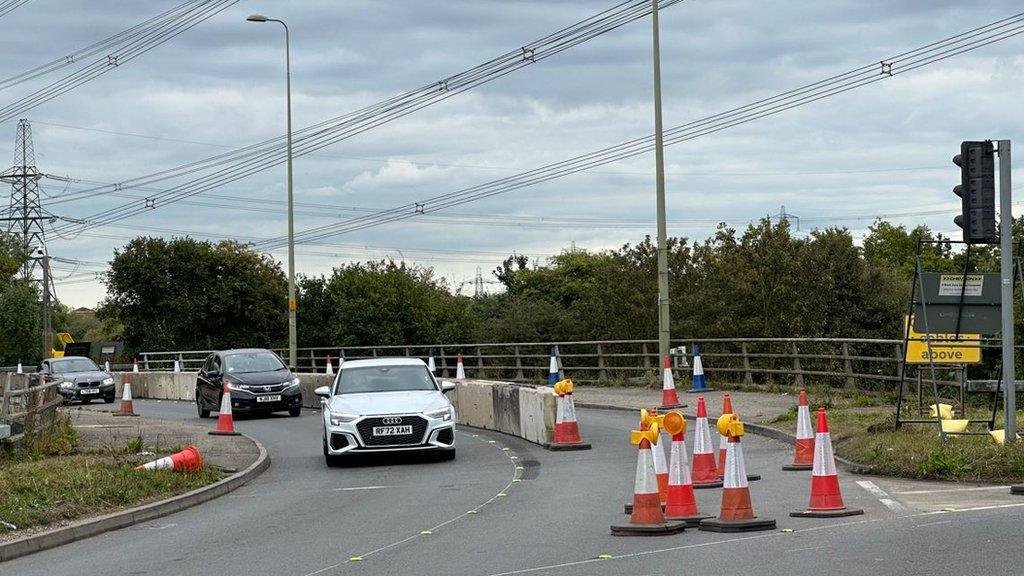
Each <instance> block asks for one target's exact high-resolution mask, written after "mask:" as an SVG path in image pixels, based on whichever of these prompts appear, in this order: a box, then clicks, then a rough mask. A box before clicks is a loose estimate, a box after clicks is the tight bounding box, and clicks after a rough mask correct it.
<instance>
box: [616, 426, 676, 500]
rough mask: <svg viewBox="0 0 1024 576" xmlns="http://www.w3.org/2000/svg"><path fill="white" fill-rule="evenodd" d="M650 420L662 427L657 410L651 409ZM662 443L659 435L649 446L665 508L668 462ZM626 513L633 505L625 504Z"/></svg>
mask: <svg viewBox="0 0 1024 576" xmlns="http://www.w3.org/2000/svg"><path fill="white" fill-rule="evenodd" d="M650 415H651V420H652V421H653V422H656V423H657V424H658V430H661V429H662V419H663V418H664V417H663V416H659V415H658V411H657V410H651V412H650ZM664 445H665V444H664V443H663V442H662V441H661V436H659V437H658V442H656V443H655V444H654V445H653V446H651V453H652V454H653V455H654V478H655V480H657V481H658V498H660V499H661V507H662V508H663V509H664V508H665V503H666V502H668V462H666V461H665V449H664ZM625 512H626V514H632V513H633V506H632V505H630V504H626V506H625Z"/></svg>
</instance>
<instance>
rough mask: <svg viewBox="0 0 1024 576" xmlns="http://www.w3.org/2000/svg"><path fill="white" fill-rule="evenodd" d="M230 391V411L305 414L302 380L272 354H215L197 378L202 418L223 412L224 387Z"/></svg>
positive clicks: (250, 351)
mask: <svg viewBox="0 0 1024 576" xmlns="http://www.w3.org/2000/svg"><path fill="white" fill-rule="evenodd" d="M225 384H227V386H228V388H229V389H230V390H231V411H232V412H239V413H252V412H264V413H270V412H284V411H286V410H287V411H288V414H289V415H291V416H298V415H299V414H300V413H301V412H302V392H301V391H300V390H299V379H298V378H297V377H296V376H295V375H294V374H292V371H291V370H289V369H288V366H286V365H285V363H284V362H282V361H281V358H279V357H278V356H277V354H274V353H273V352H271V351H270V350H264V349H262V348H245V349H239V350H223V351H221V352H214V353H213V354H210V355H209V356H208V357H207V358H206V362H204V363H203V367H202V368H201V369H200V370H199V376H198V377H197V378H196V408H197V409H198V410H199V417H200V418H209V416H210V412H211V411H213V412H217V411H219V410H220V405H221V398H222V396H223V395H224V385H225Z"/></svg>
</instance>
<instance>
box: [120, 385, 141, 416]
mask: <svg viewBox="0 0 1024 576" xmlns="http://www.w3.org/2000/svg"><path fill="white" fill-rule="evenodd" d="M114 416H138V414H136V413H135V407H134V406H133V405H132V378H131V376H127V375H126V376H125V378H124V386H123V387H122V388H121V410H120V411H118V412H116V413H115V414H114Z"/></svg>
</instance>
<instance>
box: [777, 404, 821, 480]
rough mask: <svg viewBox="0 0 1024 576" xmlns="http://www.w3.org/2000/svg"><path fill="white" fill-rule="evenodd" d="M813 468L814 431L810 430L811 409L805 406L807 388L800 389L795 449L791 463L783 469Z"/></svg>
mask: <svg viewBox="0 0 1024 576" xmlns="http://www.w3.org/2000/svg"><path fill="white" fill-rule="evenodd" d="M813 468H814V432H812V431H811V411H810V409H809V408H808V407H807V390H804V389H803V388H801V389H800V399H799V400H798V401H797V406H796V451H795V453H794V454H793V463H792V464H784V465H783V466H782V469H783V470H811V469H813Z"/></svg>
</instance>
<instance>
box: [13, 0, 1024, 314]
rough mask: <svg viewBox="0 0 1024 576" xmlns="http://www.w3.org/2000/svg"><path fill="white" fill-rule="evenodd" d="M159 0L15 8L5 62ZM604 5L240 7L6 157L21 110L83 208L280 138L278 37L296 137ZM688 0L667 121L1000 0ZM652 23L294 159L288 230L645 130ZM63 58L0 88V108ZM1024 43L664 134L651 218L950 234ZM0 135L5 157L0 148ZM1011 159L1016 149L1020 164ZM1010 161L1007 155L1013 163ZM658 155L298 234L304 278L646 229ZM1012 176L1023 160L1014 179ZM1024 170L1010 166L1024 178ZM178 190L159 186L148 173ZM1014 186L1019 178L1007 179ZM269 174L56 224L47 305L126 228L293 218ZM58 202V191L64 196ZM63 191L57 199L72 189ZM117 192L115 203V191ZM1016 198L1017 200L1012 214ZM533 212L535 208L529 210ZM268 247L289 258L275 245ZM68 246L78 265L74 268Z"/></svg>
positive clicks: (667, 58) (466, 266) (1000, 123)
mask: <svg viewBox="0 0 1024 576" xmlns="http://www.w3.org/2000/svg"><path fill="white" fill-rule="evenodd" d="M176 3H177V2H172V1H170V0H167V1H163V2H159V1H155V0H132V1H123V2H110V1H105V2H95V1H87V0H31V1H30V2H28V3H27V4H25V5H24V6H22V7H21V8H18V9H17V10H15V11H13V12H11V13H10V14H8V15H6V16H3V22H2V23H3V24H4V31H5V34H4V35H3V36H2V37H0V51H2V53H3V54H4V55H5V57H4V59H3V60H2V62H0V77H2V78H10V77H12V76H14V75H16V74H19V73H21V72H23V71H25V70H29V69H32V68H34V67H36V66H38V65H40V64H44V63H46V62H49V61H51V60H54V59H55V58H60V57H62V56H64V55H66V54H68V53H71V52H73V51H75V50H77V49H80V48H82V47H85V46H88V45H90V44H92V43H94V42H96V41H98V40H100V39H103V38H105V37H108V36H110V35H112V34H115V33H117V32H120V31H122V30H125V29H128V28H130V27H132V26H133V25H135V24H137V23H139V22H141V21H143V20H146V19H147V18H150V17H152V16H155V15H156V14H158V13H160V12H162V11H163V10H167V9H168V8H170V7H172V6H174V5H175V4H176ZM617 3H618V1H617V0H547V1H541V0H500V1H499V0H445V1H444V2H424V1H422V0H384V1H381V0H376V1H362V0H344V1H333V2H326V1H313V0H292V1H289V2H285V1H281V0H241V1H240V2H238V3H237V4H235V5H233V6H231V7H230V8H228V9H226V10H224V11H223V12H221V13H220V14H218V15H216V16H215V17H213V18H211V19H209V20H207V21H205V22H203V23H202V24H200V25H198V26H196V27H195V28H192V29H191V30H188V31H186V32H184V33H182V34H181V35H179V36H177V37H175V38H173V39H172V40H170V41H168V42H167V43H165V44H163V45H161V46H159V47H157V48H155V49H153V50H152V51H149V52H147V53H146V54H144V55H142V56H141V57H139V58H137V59H135V60H133V61H131V62H128V63H125V64H124V65H120V66H117V67H116V68H115V69H113V70H111V71H110V72H109V73H106V74H104V75H102V76H99V77H97V78H95V79H93V80H91V81H90V82H88V83H85V84H84V85H82V86H80V87H78V88H77V89H75V90H73V91H71V92H69V93H67V94H64V95H62V96H60V97H58V98H55V99H53V100H50V101H48V102H46V103H44V104H42V105H40V106H38V107H35V108H33V109H31V110H28V111H25V112H19V113H18V114H17V116H16V117H15V118H14V119H10V120H7V121H5V122H2V123H0V155H2V154H7V155H8V158H9V157H11V156H12V155H13V141H14V135H15V129H16V124H17V120H16V118H17V117H26V118H28V119H29V120H30V121H31V122H32V128H33V132H34V139H35V151H36V159H37V164H38V168H39V170H40V171H42V172H44V173H46V174H48V175H52V176H57V177H65V176H66V177H69V178H71V179H73V180H77V181H74V182H62V181H60V180H58V179H55V178H47V179H44V180H43V181H42V185H43V192H44V196H43V200H44V206H47V207H48V209H49V210H50V211H51V212H52V213H54V214H56V215H59V216H62V217H66V218H82V217H86V216H89V215H92V214H94V213H96V212H99V211H101V210H104V209H107V208H113V207H117V206H121V205H123V204H125V203H126V202H135V203H136V204H142V203H143V202H144V200H142V197H143V196H145V195H147V194H149V193H152V190H122V191H116V192H115V191H107V193H104V194H98V195H93V196H89V197H81V196H79V197H81V198H82V199H80V200H76V201H68V198H69V197H68V195H74V194H75V193H76V192H78V191H80V190H82V189H85V188H88V187H90V184H89V183H91V182H102V183H113V182H121V181H124V180H128V179H131V178H135V177H139V176H144V175H148V174H152V173H156V172H159V171H161V170H165V169H169V168H174V167H177V166H181V165H184V164H188V163H190V162H194V161H197V160H201V159H204V158H207V157H211V156H215V155H218V154H222V153H225V152H229V151H230V150H231V149H233V148H239V147H243V146H246V145H249V144H253V143H256V142H259V141H262V140H265V139H268V138H273V137H276V136H280V135H281V134H283V132H284V127H285V117H284V97H283V96H284V84H283V81H284V66H283V56H284V54H283V34H282V32H283V31H282V29H281V28H280V27H279V26H277V25H275V24H255V23H249V22H246V21H245V16H246V15H247V14H249V13H251V12H262V13H265V14H267V15H269V16H272V17H276V18H280V19H283V20H285V21H286V22H287V23H288V25H289V27H290V29H291V34H292V68H293V69H292V74H293V106H294V125H295V128H296V129H298V128H301V127H305V126H309V125H312V124H315V123H317V122H320V121H323V120H325V119H328V118H332V117H335V116H339V115H341V114H344V113H346V112H349V111H352V110H356V109H359V108H362V107H364V106H367V105H370V104H373V103H376V102H378V101H380V100H383V99H385V98H388V97H390V96H394V95H396V94H400V93H403V92H405V91H407V90H411V89H414V88H418V87H420V86H423V85H426V84H429V83H431V82H436V81H437V80H439V79H441V78H444V77H447V76H450V75H452V74H454V73H456V72H459V71H462V70H466V69H468V68H472V67H474V66H476V65H478V64H480V63H483V62H486V61H488V60H490V59H491V58H493V57H495V56H498V55H500V54H503V53H505V52H506V51H508V50H513V49H518V48H519V47H521V46H523V45H524V44H527V43H529V42H531V41H533V40H536V39H538V38H542V37H544V36H546V35H548V34H549V33H551V32H554V31H556V30H558V29H561V28H563V27H565V26H567V25H569V24H572V23H574V22H577V21H580V20H583V19H585V18H587V17H589V16H592V15H594V14H596V13H598V12H601V11H603V10H605V9H607V8H610V7H611V6H613V5H614V4H617ZM966 6H967V4H965V3H963V2H954V1H940V0H929V1H913V2H911V1H898V2H892V1H887V2H875V1H865V0H848V1H845V0H830V1H829V2H813V3H812V2H801V1H776V2H756V1H753V0H749V1H717V2H712V1H710V0H686V1H685V2H682V3H680V4H677V5H675V6H672V7H670V8H667V9H665V10H664V11H663V12H662V15H661V16H662V17H661V38H662V69H663V70H662V73H663V90H664V116H665V126H666V128H669V127H673V126H679V125H683V124H686V123H688V122H690V121H693V120H696V119H699V118H703V117H706V116H709V115H712V114H715V113H718V112H723V111H726V110H729V109H732V108H735V107H737V106H742V105H745V104H748V103H751V102H754V101H757V100H760V99H762V98H765V97H768V96H772V95H774V94H777V93H780V92H784V91H786V90H789V89H792V88H795V87H798V86H801V85H804V84H807V83H809V82H815V81H818V80H822V79H825V78H829V77H831V76H833V75H835V74H838V73H842V72H845V71H848V70H851V69H854V68H858V67H860V66H864V65H868V64H872V63H877V62H879V61H880V60H883V59H886V58H888V57H890V56H894V55H897V54H900V53H902V52H905V51H907V50H910V49H913V48H917V47H919V46H923V45H925V44H928V43H931V42H933V41H936V40H940V39H943V38H946V37H949V36H952V35H954V34H958V33H961V32H965V31H967V30H969V29H972V28H974V27H977V26H982V25H984V24H987V23H989V22H992V21H995V20H999V19H1002V18H1005V17H1008V16H1011V15H1013V14H1014V13H1016V12H1018V11H1020V9H1021V8H1020V4H1019V2H1013V1H1009V0H1006V1H991V2H972V3H969V8H967V7H966ZM650 24H651V22H650V18H649V17H647V18H644V19H641V20H638V21H635V22H633V23H631V24H628V25H626V26H623V27H621V28H618V29H616V30H614V31H611V32H609V33H607V34H604V35H601V36H599V37H597V38H594V39H592V40H590V41H589V42H586V43H584V44H582V45H579V46H576V47H574V48H572V49H570V50H567V51H565V52H562V53H560V54H557V55H555V56H552V57H551V58H548V59H546V60H543V61H541V62H538V63H537V64H535V65H530V66H528V67H525V68H523V69H521V70H519V71H516V72H513V73H511V74H508V75H506V76H504V77H502V78H499V79H497V80H495V81H493V82H490V83H488V84H486V85H484V86H482V87H479V88H476V89H474V90H472V91H469V92H466V93H463V94H460V95H457V96H454V97H452V98H450V99H448V100H446V101H444V102H441V103H439V104H437V105H435V106H431V107H429V108H426V109H423V110H420V111H418V112H416V113H414V114H411V115H408V116H406V117H403V118H401V119H398V120H396V121H394V122H391V123H389V124H386V125H384V126H380V127H377V128H375V129H373V130H371V131H368V132H366V133H363V134H360V135H357V136H355V137H353V138H350V139H347V140H344V141H343V142H340V143H338V144H335V145H333V146H330V147H328V148H325V149H323V150H320V151H319V152H317V153H315V154H312V155H305V156H302V157H299V158H298V159H296V162H295V190H296V202H297V208H296V210H297V215H296V228H297V230H299V231H301V230H305V229H307V228H310V227H314V226H319V225H323V224H328V223H331V222H338V221H341V220H344V219H346V218H352V217H353V216H355V215H358V214H359V212H358V211H354V210H353V209H358V208H376V209H384V208H389V207H393V206H399V205H403V204H406V203H409V202H414V201H417V200H420V199H423V198H429V197H431V196H435V195H438V194H443V193H446V192H452V191H456V190H460V189H462V188H465V187H468V186H473V185H475V184H481V183H484V182H488V181H491V180H494V179H497V178H503V177H507V176H511V175H514V174H516V173H518V172H522V171H525V170H529V169H532V168H535V167H539V166H543V165H545V164H548V163H551V162H555V161H560V160H564V159H568V158H571V157H573V156H576V155H578V154H582V153H586V152H590V151H594V150H598V149H601V148H604V147H606V146H611V145H615V144H618V143H621V142H625V141H628V140H632V139H634V138H638V137H642V136H646V135H648V134H650V133H652V131H653V113H652V104H651V96H652V72H651V36H650V34H651V26H650ZM70 70H71V69H65V70H63V71H62V72H58V73H55V74H53V75H48V76H43V77H40V78H38V79H35V80H33V81H30V82H26V83H23V84H19V85H17V86H13V87H8V88H6V89H3V90H2V91H0V92H2V94H0V96H3V98H5V101H4V102H3V105H7V104H9V103H11V102H14V101H15V100H17V99H18V98H20V97H22V96H24V95H26V94H29V93H31V92H33V91H35V90H38V89H39V88H40V87H42V86H44V85H46V84H49V83H50V82H53V81H55V80H58V79H59V78H60V77H61V76H63V75H64V74H66V73H68V72H69V71H70ZM1022 93H1024V35H1020V36H1017V37H1015V38H1012V39H1009V40H1007V41H1004V42H1000V43H997V44H994V45H991V46H987V47H984V48H981V49H980V50H976V51H974V52H970V53H968V54H964V55H960V56H957V57H955V58H952V59H949V60H945V61H942V62H939V63H936V64H933V65H930V66H926V67H923V68H921V69H919V70H916V71H913V72H909V73H907V74H903V75H898V76H896V77H893V78H891V79H887V80H885V81H882V82H877V83H874V84H871V85H869V86H865V87H862V88H858V89H856V90H851V91H849V92H846V93H844V94H841V95H838V96H835V97H832V98H828V99H824V100H821V101H818V102H814V103H812V104H809V105H807V106H803V107H800V108H798V109H795V110H790V111H787V112H784V113H782V114H779V115H775V116H771V117H768V118H764V119H760V120H757V121H754V122H751V123H748V124H744V125H742V126H737V127H734V128H731V129H729V130H725V131H721V132H717V133H714V134H709V135H706V136H702V137H700V138H697V139H693V140H690V141H687V142H682V143H679V144H675V145H672V146H670V147H668V148H667V149H666V171H667V173H668V177H667V190H668V218H669V232H670V234H673V235H679V236H685V237H688V238H691V239H698V240H699V239H703V238H705V237H707V236H708V235H709V234H710V233H711V232H712V231H713V230H714V228H715V223H716V222H719V221H725V222H728V223H730V224H732V225H735V226H739V227H742V226H744V225H746V223H748V222H750V221H751V220H753V219H757V218H760V217H763V216H764V215H766V214H770V213H778V212H779V211H780V207H781V206H783V205H784V206H785V210H786V212H787V213H789V214H793V215H796V216H798V217H800V231H801V233H806V232H807V231H809V230H810V229H813V228H814V227H825V226H846V227H848V228H849V229H850V230H851V231H853V233H854V235H855V237H858V238H859V237H861V236H863V234H864V232H865V230H866V229H867V227H868V225H869V224H870V223H871V221H872V220H873V218H874V216H876V215H889V216H890V217H891V218H890V219H892V220H894V221H897V222H899V223H903V224H907V225H914V224H917V223H927V224H928V225H929V226H931V227H933V228H934V229H936V230H940V231H943V232H946V233H954V229H955V227H954V226H953V224H952V223H951V219H952V217H953V215H954V214H955V213H956V212H957V210H958V206H959V205H958V201H957V199H956V197H954V196H953V195H952V193H951V191H950V189H951V187H952V186H953V185H954V184H955V183H957V180H958V178H959V174H958V172H957V170H956V169H955V168H954V167H953V166H952V164H951V162H950V158H951V157H952V155H953V154H955V153H956V152H957V151H958V146H959V142H960V141H961V140H964V139H985V138H1009V139H1011V140H1015V141H1017V142H1024V139H1022V138H1021V136H1024V127H1022V120H1024V107H1022V106H1021V104H1020V95H1021V94H1022ZM4 150H6V151H7V152H3V151H4ZM1022 155H1024V152H1019V153H1018V157H1022ZM1018 165H1020V161H1018ZM653 166H654V159H653V155H652V154H645V155H641V156H637V157H634V158H630V159H627V160H623V161H620V162H616V163H613V164H609V165H605V166H601V167H599V168H595V169H593V170H590V171H587V172H583V173H580V174H575V175H571V176H567V177H564V178H559V179H556V180H553V181H550V182H546V183H544V184H540V185H537V186H532V187H529V188H525V189H521V190H517V191H513V192H510V193H508V194H504V195H501V196H497V197H493V198H488V199H484V200H480V201H477V202H473V203H469V204H465V205H463V206H459V207H457V208H452V209H450V210H448V211H443V212H439V213H436V214H433V215H429V216H427V217H419V218H412V219H409V220H404V221H400V222H396V223H391V224H388V225H384V226H378V227H373V228H369V229H364V230H359V231H356V232H352V233H348V234H343V235H338V236H334V237H331V238H327V239H324V240H322V241H320V242H319V243H317V244H302V245H300V246H299V247H298V248H297V268H298V270H299V271H300V272H302V273H310V274H312V273H327V272H329V271H330V269H331V267H332V266H336V265H338V264H340V263H343V262H347V261H352V260H364V259H368V258H380V257H386V256H391V257H394V258H396V259H397V258H405V259H406V260H409V261H415V262H419V263H422V264H423V265H427V266H431V267H433V268H434V269H435V271H436V272H437V273H438V274H439V275H442V276H444V277H446V278H448V279H449V280H450V281H451V283H452V284H453V286H455V287H458V286H459V285H460V283H461V282H463V281H468V284H467V285H466V287H465V288H464V290H465V291H467V292H468V291H471V290H472V279H473V277H474V276H475V274H476V270H477V268H478V267H480V268H481V269H482V270H483V273H484V276H485V280H488V281H489V280H493V277H491V275H490V273H489V272H490V270H491V269H493V268H494V266H496V265H497V264H498V263H500V261H501V260H502V259H503V257H504V256H505V255H507V254H508V253H510V252H512V251H515V252H517V253H521V254H528V255H531V256H535V257H538V258H541V259H543V258H545V257H547V256H550V255H552V254H556V253H558V252H559V251H560V250H562V249H564V248H566V247H569V246H572V245H575V246H576V247H578V248H587V249H602V248H614V247H618V246H620V245H622V244H624V243H627V242H636V241H639V240H641V239H642V238H643V237H644V235H646V234H653V232H654V211H655V197H654V186H653V182H654V178H653ZM1017 173H1018V174H1019V173H1020V171H1017ZM1020 178H1024V174H1021V175H1020V176H1018V182H1024V180H1021V179H1020ZM180 182H183V181H170V182H161V183H157V184H153V185H152V187H155V188H156V189H165V188H167V187H170V186H172V185H174V184H178V183H180ZM1017 188H1018V189H1021V188H1024V186H1022V185H1021V184H1018V185H1017ZM285 189H286V188H285V170H284V167H283V166H277V167H274V168H271V169H269V170H266V171H263V172H261V173H259V174H257V175H255V176H251V177H248V178H245V179H242V180H239V181H237V182H234V183H231V184H229V185H226V186H223V187H220V188H217V189H216V190H212V191H209V192H207V193H203V194H199V195H196V196H194V197H192V198H189V199H188V200H186V201H182V202H179V203H176V204H168V205H162V206H158V207H157V209H155V210H150V211H148V212H146V213H144V214H142V215H139V216H137V217H133V218H131V219H129V220H126V221H122V222H118V223H116V224H113V225H108V226H103V227H98V228H93V229H90V230H88V231H87V232H85V233H82V234H79V235H67V234H65V236H66V237H60V236H58V235H56V234H50V235H49V250H50V253H51V255H53V256H55V257H59V258H61V259H63V260H65V261H63V262H57V263H55V265H54V266H55V268H56V270H55V274H56V275H57V279H58V282H57V290H58V295H59V297H60V299H61V300H63V301H64V302H65V303H68V304H70V305H73V306H92V305H95V303H96V302H97V301H99V300H101V299H102V298H103V295H104V288H103V286H102V284H101V283H100V282H99V281H98V280H97V279H96V273H98V272H101V271H102V270H103V267H104V263H105V262H107V261H108V260H109V259H110V258H111V256H112V253H113V250H114V249H115V248H116V247H118V246H122V245H124V244H125V243H126V242H127V241H128V240H130V239H131V238H132V237H134V236H136V235H139V234H150V235H162V236H171V235H175V234H177V235H182V234H185V233H189V234H192V235H193V236H196V237H200V238H223V237H234V238H240V239H242V240H244V241H254V240H258V239H262V238H269V237H276V236H281V235H283V234H285V233H286V230H287V228H286V219H285V210H284V204H283V199H284V194H285ZM62 196H64V200H65V201H63V202H61V201H60V200H61V199H62ZM71 197H72V198H73V197H75V196H71ZM133 199H134V200H133ZM1019 209H1020V208H1018V210H1019ZM544 219H548V220H549V221H547V222H546V221H545V220H544ZM272 254H273V255H274V257H275V258H277V259H279V260H281V261H283V260H284V258H285V253H284V252H283V251H273V252H272ZM74 262H77V263H74Z"/></svg>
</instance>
